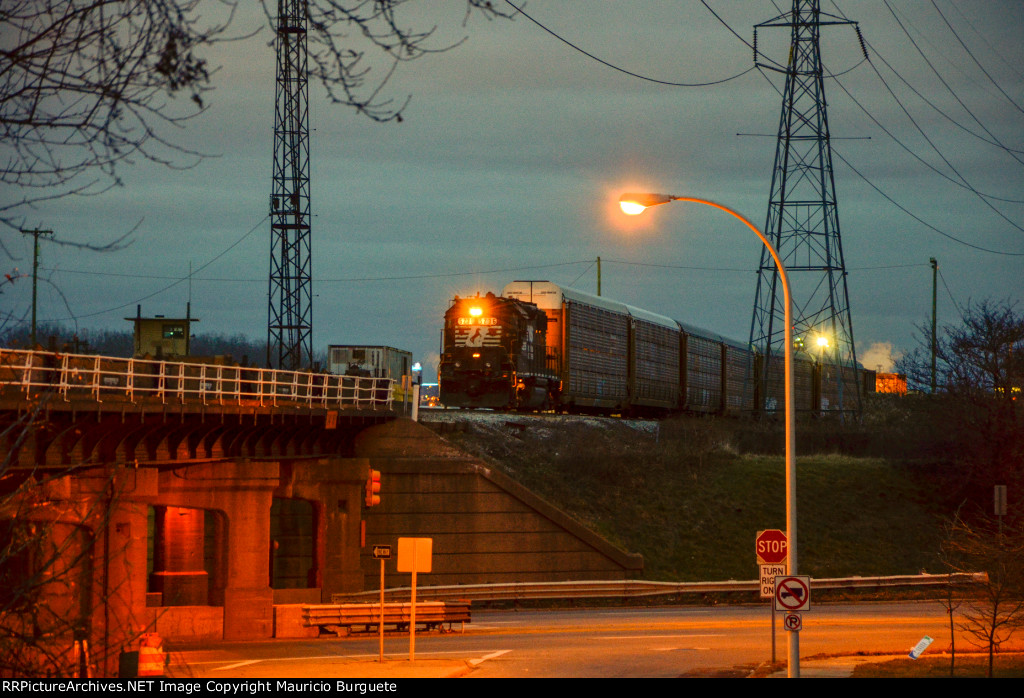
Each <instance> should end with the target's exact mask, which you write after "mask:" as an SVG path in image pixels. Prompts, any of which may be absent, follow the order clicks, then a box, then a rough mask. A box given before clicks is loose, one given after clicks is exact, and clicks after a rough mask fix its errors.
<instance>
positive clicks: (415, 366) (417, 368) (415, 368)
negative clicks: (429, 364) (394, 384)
mask: <svg viewBox="0 0 1024 698" xmlns="http://www.w3.org/2000/svg"><path fill="white" fill-rule="evenodd" d="M412 370H413V371H422V370H423V366H422V365H421V364H420V362H419V361H417V362H416V363H414V364H413V365H412Z"/></svg>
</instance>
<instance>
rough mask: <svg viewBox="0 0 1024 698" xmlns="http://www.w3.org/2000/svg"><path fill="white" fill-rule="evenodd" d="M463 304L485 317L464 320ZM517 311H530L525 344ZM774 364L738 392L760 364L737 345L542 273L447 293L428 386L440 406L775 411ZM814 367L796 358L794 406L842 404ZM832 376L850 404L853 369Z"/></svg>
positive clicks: (778, 399) (525, 314)
mask: <svg viewBox="0 0 1024 698" xmlns="http://www.w3.org/2000/svg"><path fill="white" fill-rule="evenodd" d="M488 308H489V309H490V310H487V309H488ZM474 312H476V313H479V314H478V315H477V316H476V317H477V318H484V320H483V321H482V322H484V323H486V324H480V322H479V321H476V322H475V321H474V320H473V319H472V318H473V317H474V316H473V315H472V314H471V313H474ZM522 318H529V320H528V322H529V326H530V328H531V330H532V335H530V341H529V342H527V340H526V337H525V335H524V331H525V330H524V328H525V325H524V321H523V320H522ZM480 330H486V332H484V333H483V334H480V333H479V331H480ZM487 343H489V345H490V347H491V352H490V353H487V351H486V349H485V345H486V344H487ZM470 345H474V346H470ZM476 345H480V346H476ZM474 347H475V348H474ZM541 347H544V349H543V357H544V360H543V362H540V359H539V357H540V356H541V355H542V352H541ZM782 368H783V367H782V362H781V361H773V362H771V363H770V365H769V369H768V370H769V375H768V380H767V381H765V382H764V384H765V385H767V386H768V392H767V393H766V394H764V395H762V394H760V393H758V392H757V391H751V390H745V389H744V388H745V385H747V382H748V377H752V378H754V380H752V381H750V384H751V385H760V384H761V382H760V381H759V380H757V379H759V378H760V377H761V374H762V372H763V370H764V362H763V361H762V360H761V357H760V356H758V355H756V354H753V353H752V352H750V351H749V350H748V349H747V347H746V346H745V345H744V344H741V343H739V342H735V341H732V340H729V339H726V338H725V337H722V336H720V335H718V334H715V333H713V332H708V331H706V330H701V329H699V328H696V327H693V326H691V325H687V324H684V323H681V322H678V321H676V320H673V319H671V318H669V317H666V316H663V315H658V314H656V313H652V312H649V311H646V310H642V309H640V308H636V307H633V306H631V305H627V304H624V303H619V302H617V301H613V300H609V299H607V298H603V297H600V296H594V295H591V294H589V293H584V292H582V291H577V290H575V289H570V288H564V287H560V286H557V285H556V284H554V283H551V282H549V281H514V282H512V283H510V284H508V285H507V286H506V287H505V289H504V291H503V292H502V295H501V296H494V295H493V294H490V293H489V294H487V296H485V297H484V298H475V299H459V298H456V299H455V301H454V302H453V304H452V306H451V307H450V308H449V310H448V312H447V313H446V315H445V330H444V337H443V347H442V354H441V363H440V367H439V382H440V393H441V402H442V404H444V405H446V406H448V407H492V408H496V409H554V410H555V411H558V412H561V411H567V412H596V413H608V414H611V413H618V414H665V413H668V412H672V411H676V410H684V411H689V412H707V413H711V412H714V413H738V412H749V411H752V410H753V409H754V406H755V405H760V406H762V408H764V409H767V410H768V411H773V410H774V409H776V408H781V406H782ZM822 370H823V369H822V367H821V366H820V365H818V364H816V363H815V362H814V361H810V360H797V361H795V363H794V372H795V376H794V378H795V396H794V399H795V400H796V404H797V408H798V409H805V410H807V409H814V410H823V409H830V408H831V409H836V408H837V407H838V406H839V405H840V404H842V403H843V396H842V395H839V389H838V388H835V387H825V388H824V389H823V387H822V386H823V384H824V385H826V386H834V385H835V384H836V383H837V381H823V380H822V378H823V373H822ZM829 370H831V369H829ZM843 381H845V383H844V385H846V386H847V395H846V397H847V400H849V398H850V397H853V395H852V394H851V393H850V392H849V391H850V390H853V391H855V390H857V387H856V386H857V376H856V375H855V374H851V375H846V374H844V375H843ZM869 383H870V385H873V383H874V382H873V380H870V381H864V384H865V385H867V384H869ZM847 409H849V408H848V407H847Z"/></svg>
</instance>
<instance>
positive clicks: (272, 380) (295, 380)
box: [0, 349, 394, 409]
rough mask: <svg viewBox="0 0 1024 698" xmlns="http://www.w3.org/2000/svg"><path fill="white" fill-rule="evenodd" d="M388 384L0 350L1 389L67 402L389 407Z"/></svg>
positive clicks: (247, 369)
mask: <svg viewBox="0 0 1024 698" xmlns="http://www.w3.org/2000/svg"><path fill="white" fill-rule="evenodd" d="M393 384H394V381H393V380H391V379H390V378H367V377H362V376H336V375H333V374H327V373H313V372H310V371H282V370H278V369H271V368H258V367H248V366H225V365H221V364H212V363H186V362H177V361H159V360H153V359H125V358H119V357H111V356H93V355H88V354H66V353H60V352H57V353H55V352H48V351H24V350H19V349H0V388H2V389H5V390H7V389H10V388H12V387H13V388H17V389H18V390H20V391H22V392H23V393H24V394H25V395H26V397H28V396H31V395H36V394H38V393H41V392H43V393H45V392H49V393H56V394H57V395H59V396H60V397H61V398H63V399H64V400H65V401H68V402H70V401H71V400H93V401H95V402H104V401H127V402H132V403H134V402H137V401H138V400H140V399H143V400H147V401H158V402H160V403H162V404H202V405H211V404H214V405H227V404H237V405H242V404H258V405H260V406H271V407H273V406H277V405H289V406H306V407H309V408H325V409H331V408H336V407H342V406H350V407H351V406H354V407H364V408H375V407H377V408H385V409H390V407H391V401H392V392H393V387H394V385H393Z"/></svg>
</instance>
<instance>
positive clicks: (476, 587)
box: [331, 572, 988, 603]
mask: <svg viewBox="0 0 1024 698" xmlns="http://www.w3.org/2000/svg"><path fill="white" fill-rule="evenodd" d="M987 580H988V574H987V573H985V572H973V573H962V574H912V575H895V576H889V577H840V578H833V579H813V578H812V579H811V588H812V589H858V588H860V589H864V588H877V587H917V586H944V585H947V584H979V583H984V582H986V581H987ZM760 588H761V583H760V582H759V581H757V580H753V581H735V580H729V581H727V582H648V581H642V580H597V581H582V582H519V583H509V584H463V585H450V586H433V587H423V586H419V587H417V591H416V593H417V595H420V594H422V595H423V596H429V597H430V598H432V599H470V600H473V601H516V600H525V599H587V598H625V597H642V596H668V595H672V594H710V593H718V592H729V591H750V592H756V591H758V590H759V589H760ZM410 592H411V590H410V588H409V587H395V588H391V589H385V591H384V593H385V595H386V596H387V597H388V598H392V599H395V598H405V597H408V596H409V594H410ZM379 596H380V592H379V591H376V590H373V591H364V592H357V593H352V594H333V595H332V596H331V600H332V601H334V602H335V603H343V602H344V601H346V600H352V599H359V598H375V597H379Z"/></svg>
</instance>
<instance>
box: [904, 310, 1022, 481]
mask: <svg viewBox="0 0 1024 698" xmlns="http://www.w3.org/2000/svg"><path fill="white" fill-rule="evenodd" d="M921 335H922V341H921V343H920V346H919V347H918V348H917V349H915V350H914V351H912V352H910V353H908V354H906V355H905V356H904V357H903V358H902V359H901V360H900V361H899V362H898V370H899V371H900V372H902V373H906V375H907V378H908V381H910V383H911V384H912V385H915V386H916V387H918V388H919V389H922V390H926V389H927V388H926V387H925V386H928V385H929V384H930V382H931V355H930V354H931V350H930V347H931V333H930V329H928V328H921ZM936 340H937V341H936V343H935V344H936V373H937V381H936V383H937V386H938V387H937V392H936V394H935V395H933V396H931V397H932V398H933V400H932V403H933V404H932V405H931V406H930V407H931V408H932V413H931V415H930V417H931V419H932V420H933V421H934V426H935V427H936V431H935V439H937V448H939V449H941V452H942V453H943V454H944V455H945V456H946V457H952V458H954V459H955V460H956V461H958V462H960V463H962V464H964V465H965V471H964V475H965V476H966V477H965V480H969V479H973V480H975V481H977V483H978V484H979V485H982V486H984V490H985V492H987V491H988V488H989V487H991V486H992V485H993V484H1010V485H1013V484H1024V469H1022V468H1021V465H1020V464H1021V463H1022V462H1024V436H1022V434H1024V395H1022V393H1021V390H1022V388H1024V314H1021V312H1020V311H1019V310H1018V309H1017V307H1016V305H1015V304H1014V303H1013V302H1011V301H1009V300H1002V301H995V300H983V301H981V302H979V303H972V304H969V305H968V306H967V308H966V309H965V310H964V311H963V316H962V322H961V323H959V324H954V325H948V326H946V327H944V328H942V329H941V330H940V333H939V336H938V337H937V338H936ZM997 480H1001V481H1002V482H1001V483H998V482H997Z"/></svg>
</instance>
